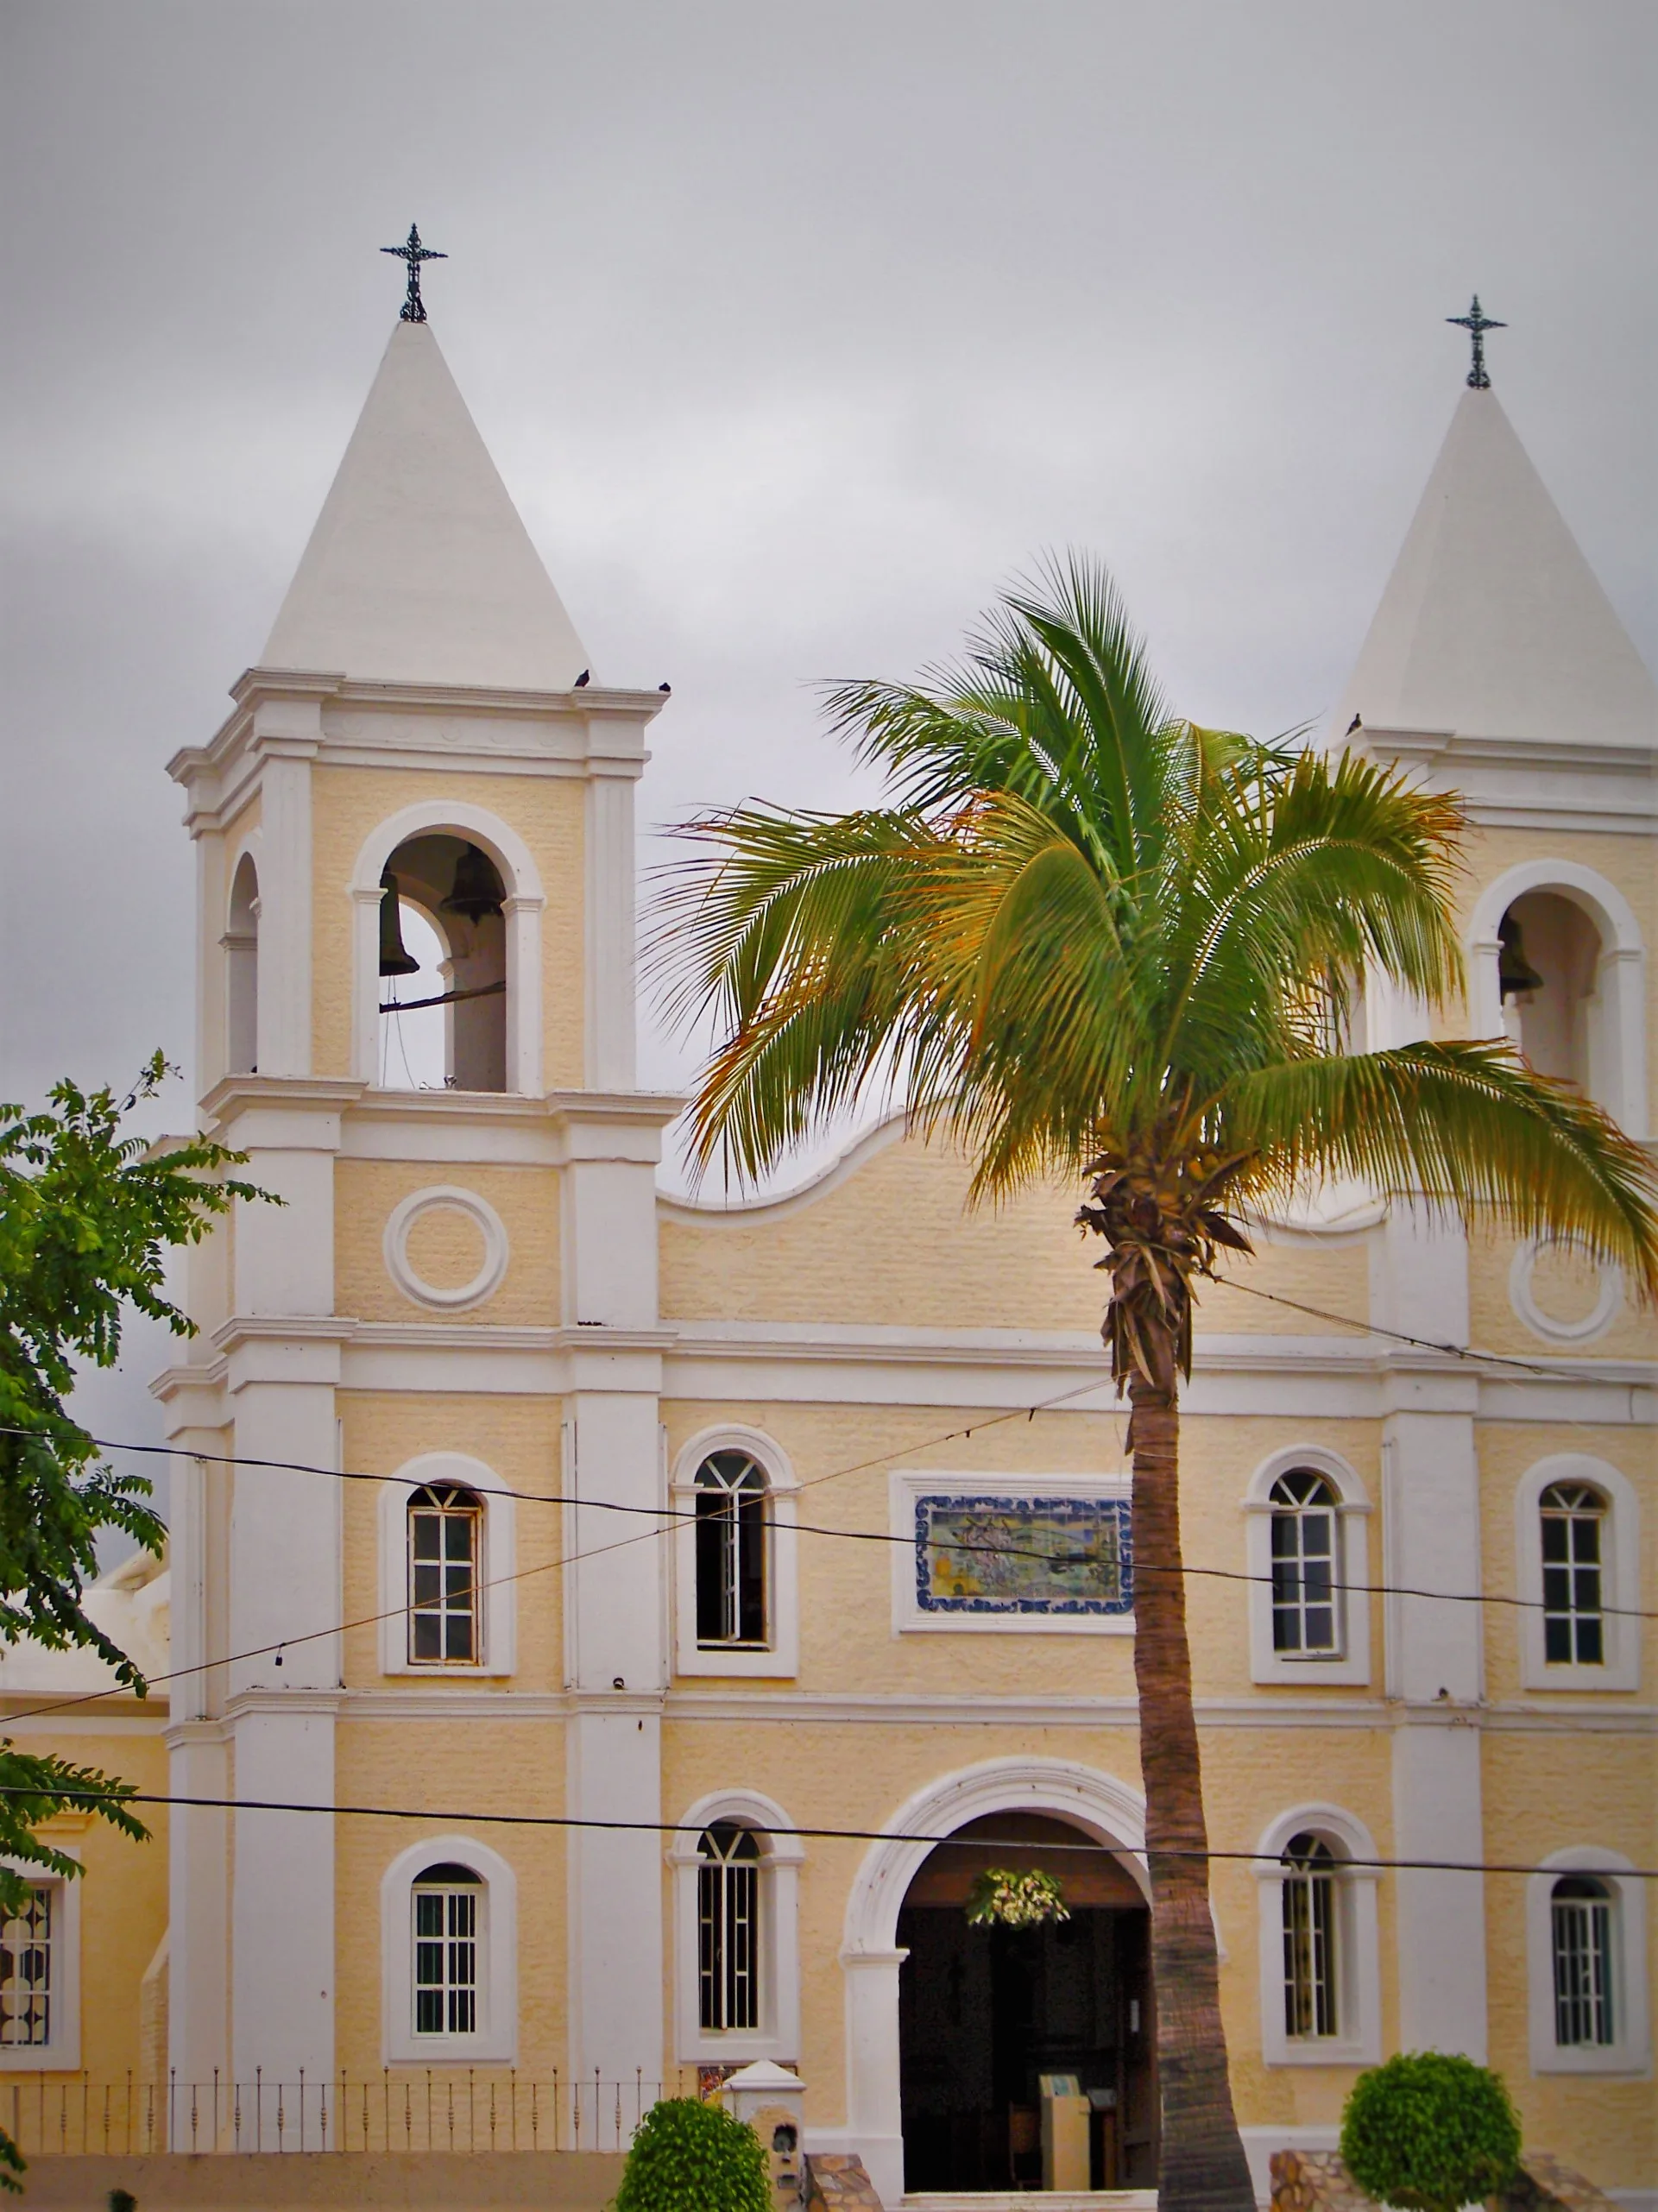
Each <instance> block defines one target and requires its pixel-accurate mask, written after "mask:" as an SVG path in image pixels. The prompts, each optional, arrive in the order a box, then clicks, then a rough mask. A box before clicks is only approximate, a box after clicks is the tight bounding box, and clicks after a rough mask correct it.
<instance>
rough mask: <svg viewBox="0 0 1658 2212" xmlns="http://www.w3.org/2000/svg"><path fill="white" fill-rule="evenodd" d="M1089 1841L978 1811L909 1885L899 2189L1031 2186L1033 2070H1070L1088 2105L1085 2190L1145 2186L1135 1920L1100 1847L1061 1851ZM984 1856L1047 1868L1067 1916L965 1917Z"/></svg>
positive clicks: (1152, 2138) (1144, 2026)
mask: <svg viewBox="0 0 1658 2212" xmlns="http://www.w3.org/2000/svg"><path fill="white" fill-rule="evenodd" d="M992 1839H993V1840H992ZM1090 1841H1091V1839H1090V1838H1088V1837H1085V1836H1083V1835H1082V1834H1081V1831H1079V1830H1077V1829H1075V1828H1072V1827H1069V1826H1068V1825H1067V1824H1065V1823H1063V1822H1061V1821H1057V1820H1051V1819H1048V1818H1043V1817H1039V1816H1036V1815H1031V1814H1028V1813H1025V1814H1012V1813H999V1814H993V1815H992V1816H990V1817H989V1818H986V1819H984V1820H980V1821H975V1822H974V1823H972V1824H971V1825H970V1826H968V1827H966V1828H963V1829H961V1830H960V1831H957V1833H956V1834H955V1836H953V1837H949V1839H948V1840H947V1841H946V1842H944V1843H941V1844H940V1845H939V1846H938V1848H937V1849H936V1850H935V1851H933V1852H932V1853H931V1855H930V1856H929V1858H928V1860H927V1862H926V1863H925V1864H924V1866H923V1868H922V1869H921V1871H920V1872H919V1874H917V1876H916V1879H915V1881H913V1882H912V1883H911V1886H910V1890H909V1894H908V1895H907V1896H906V1898H905V1903H904V1907H903V1910H902V1911H901V1912H900V1913H899V1915H898V1943H899V1944H900V1945H901V1946H902V1947H903V1948H904V1949H905V1950H907V1951H908V1953H909V1957H907V1958H906V1959H905V1962H904V1965H903V1968H902V1969H901V1972H900V1976H899V1984H898V1989H899V1995H898V2048H899V2064H900V2069H901V2095H902V2103H903V2127H904V2185H905V2190H1009V2189H1018V2188H1025V2189H1029V2188H1033V2187H1034V2188H1040V2187H1041V2184H1042V2100H1041V2081H1042V2077H1043V2075H1071V2076H1075V2078H1076V2081H1077V2084H1078V2087H1079V2089H1081V2092H1082V2093H1083V2094H1084V2095H1087V2097H1088V2099H1089V2102H1090V2107H1091V2110H1090V2114H1089V2165H1090V2177H1089V2186H1090V2187H1091V2188H1094V2189H1146V2188H1151V2187H1154V2186H1155V2185H1156V2182H1157V2076H1156V2057H1155V2053H1156V2036H1155V2032H1154V2025H1153V2021H1152V2018H1151V1972H1150V1932H1151V1931H1150V1916H1149V1914H1148V1913H1147V1911H1146V1908H1145V1905H1144V1900H1143V1899H1142V1897H1141V1894H1140V1891H1139V1889H1138V1886H1137V1885H1136V1883H1135V1882H1134V1881H1133V1879H1132V1876H1131V1875H1128V1874H1127V1873H1126V1872H1125V1869H1124V1868H1123V1867H1122V1866H1121V1864H1120V1863H1119V1861H1118V1859H1117V1858H1116V1857H1115V1856H1114V1855H1113V1853H1111V1852H1110V1851H1108V1850H1105V1849H1103V1848H1102V1847H1101V1848H1095V1849H1092V1850H1078V1849H1076V1848H1075V1847H1076V1846H1078V1845H1079V1844H1087V1843H1089V1842H1090ZM1044 1844H1046V1845H1047V1846H1048V1847H1049V1849H1048V1851H1047V1854H1046V1856H1044V1854H1043V1845H1044ZM1056 1844H1063V1845H1065V1846H1067V1847H1068V1848H1067V1849H1065V1850H1055V1849H1054V1848H1053V1846H1054V1845H1056ZM1012 1846H1017V1848H1012ZM991 1866H998V1867H1013V1868H1029V1867H1039V1868H1041V1869H1043V1871H1044V1872H1046V1873H1049V1874H1053V1875H1057V1876H1058V1878H1059V1880H1060V1882H1061V1884H1062V1887H1063V1890H1064V1894H1065V1900H1066V1903H1067V1906H1069V1911H1070V1915H1071V1917H1070V1919H1069V1920H1063V1921H1059V1922H1049V1923H1046V1924H1044V1925H1042V1926H1039V1927H1034V1928H1008V1927H1001V1926H995V1927H988V1928H983V1927H974V1926H972V1925H970V1924H969V1922H968V1917H967V1906H968V1892H969V1890H970V1888H971V1886H972V1881H973V1877H974V1875H975V1874H977V1873H978V1872H980V1870H981V1869H985V1868H988V1867H991Z"/></svg>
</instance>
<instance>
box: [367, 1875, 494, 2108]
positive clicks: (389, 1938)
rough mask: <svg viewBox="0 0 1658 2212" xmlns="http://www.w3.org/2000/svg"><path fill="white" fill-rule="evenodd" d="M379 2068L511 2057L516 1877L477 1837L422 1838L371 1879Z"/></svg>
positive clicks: (492, 2060)
mask: <svg viewBox="0 0 1658 2212" xmlns="http://www.w3.org/2000/svg"><path fill="white" fill-rule="evenodd" d="M380 1965H381V2058H382V2060H383V2062H384V2063H385V2064H387V2065H388V2066H395V2065H407V2064H410V2063H416V2064H427V2065H431V2064H437V2063H439V2062H441V2061H442V2060H444V2059H445V2058H457V2059H464V2060H466V2061H468V2062H469V2063H470V2062H471V2061H473V2060H489V2061H491V2062H494V2063H495V2064H501V2065H507V2066H510V2065H512V2064H515V2063H516V2060H517V2058H518V1884H517V1881H516V1879H515V1877H514V1873H513V1869H512V1868H511V1866H510V1865H509V1864H508V1863H507V1861H506V1860H505V1859H503V1858H502V1857H501V1855H500V1853H499V1852H497V1851H494V1850H491V1849H490V1848H489V1845H488V1844H487V1843H479V1842H477V1841H476V1839H475V1838H474V1837H470V1836H464V1835H452V1836H428V1837H426V1838H425V1840H424V1841H423V1842H420V1843H411V1844H409V1845H408V1846H407V1849H406V1850H401V1851H400V1852H399V1853H398V1854H397V1856H396V1857H395V1858H394V1859H393V1860H392V1861H391V1862H390V1864H389V1865H388V1867H387V1868H386V1869H385V1871H384V1873H383V1874H382V1875H381V1879H380Z"/></svg>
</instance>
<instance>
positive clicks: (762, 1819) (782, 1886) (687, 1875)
mask: <svg viewBox="0 0 1658 2212" xmlns="http://www.w3.org/2000/svg"><path fill="white" fill-rule="evenodd" d="M716 1820H734V1821H735V1822H736V1823H737V1824H738V1825H739V1826H741V1827H743V1828H748V1829H752V1830H753V1832H754V1833H755V1835H756V1836H757V1837H759V1838H760V2026H759V2027H758V2028H756V2029H753V2030H749V2029H731V2030H719V2029H713V2028H705V2027H704V2026H703V2024H702V2017H701V2012H702V2007H701V2002H700V1997H699V1990H698V1968H699V1940H698V1927H697V1918H698V1916H697V1869H698V1867H699V1866H700V1864H701V1863H702V1862H701V1860H700V1859H699V1857H698V1856H697V1839H698V1837H700V1836H701V1834H702V1832H703V1830H704V1829H706V1828H708V1827H709V1826H711V1825H712V1824H713V1823H714V1822H715V1821H716ZM805 1858H806V1853H805V1850H804V1846H803V1845H802V1843H801V1841H800V1838H799V1837H798V1836H797V1834H796V1833H794V1822H793V1821H792V1820H791V1818H790V1817H789V1815H788V1814H787V1813H786V1812H785V1811H784V1810H783V1807H782V1806H780V1805H779V1804H778V1802H777V1801H776V1799H774V1798H769V1797H766V1796H764V1795H762V1794H761V1793H760V1791H758V1790H749V1789H729V1790H716V1791H713V1792H712V1793H710V1794H709V1795H708V1796H706V1797H700V1798H698V1799H697V1802H696V1803H695V1804H694V1805H690V1806H686V1808H685V1810H684V1812H683V1813H681V1815H680V1816H679V1821H678V1828H677V1830H676V1832H675V1835H674V1837H673V1841H672V1843H671V1845H670V1847H669V1850H668V1853H667V1862H668V1864H669V1866H670V1868H671V1869H672V1876H671V1878H672V1882H673V1966H674V1976H673V1979H674V2003H673V2021H674V2056H675V2058H676V2059H678V2061H679V2062H680V2063H681V2064H691V2063H693V2062H700V2063H701V2064H704V2065H712V2064H721V2065H725V2064H731V2063H733V2062H736V2061H740V2062H741V2063H742V2064H747V2063H748V2062H749V2061H750V2060H752V2059H755V2058H772V2059H776V2060H779V2061H781V2060H784V2059H797V2058H799V2056H800V1930H799V1899H800V1869H801V1868H802V1866H803V1865H804V1863H805Z"/></svg>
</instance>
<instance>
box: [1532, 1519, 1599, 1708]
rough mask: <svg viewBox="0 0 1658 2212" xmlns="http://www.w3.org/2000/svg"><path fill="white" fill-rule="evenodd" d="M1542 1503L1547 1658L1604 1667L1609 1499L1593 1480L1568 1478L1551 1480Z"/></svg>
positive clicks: (1561, 1663) (1571, 1664)
mask: <svg viewBox="0 0 1658 2212" xmlns="http://www.w3.org/2000/svg"><path fill="white" fill-rule="evenodd" d="M1537 1505H1538V1512H1539V1515H1540V1516H1541V1530H1540V1535H1541V1544H1542V1560H1543V1657H1544V1661H1545V1662H1546V1664H1547V1665H1548V1666H1550V1667H1599V1666H1601V1665H1602V1664H1604V1660H1605V1656H1606V1640H1605V1613H1604V1596H1603V1592H1602V1575H1603V1569H1604V1566H1605V1559H1604V1529H1605V1522H1606V1501H1605V1499H1604V1497H1602V1496H1601V1494H1600V1492H1599V1491H1598V1490H1595V1489H1592V1487H1591V1485H1590V1484H1587V1483H1566V1482H1562V1483H1550V1484H1549V1485H1548V1489H1547V1490H1544V1492H1543V1494H1542V1496H1541V1497H1540V1498H1539V1500H1538V1501H1537Z"/></svg>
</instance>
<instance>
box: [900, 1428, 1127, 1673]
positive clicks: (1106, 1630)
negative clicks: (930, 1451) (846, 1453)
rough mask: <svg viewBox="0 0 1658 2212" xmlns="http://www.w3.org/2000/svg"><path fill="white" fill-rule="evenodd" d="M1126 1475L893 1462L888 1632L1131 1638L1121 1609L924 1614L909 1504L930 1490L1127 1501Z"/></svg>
mask: <svg viewBox="0 0 1658 2212" xmlns="http://www.w3.org/2000/svg"><path fill="white" fill-rule="evenodd" d="M933 1490H948V1491H949V1492H951V1493H953V1494H956V1495H960V1496H961V1497H1007V1496H1009V1495H1010V1494H1012V1495H1015V1496H1025V1497H1097V1498H1103V1499H1106V1500H1119V1501H1121V1502H1122V1503H1127V1502H1128V1499H1129V1497H1130V1495H1131V1492H1132V1477H1131V1476H1130V1475H1128V1474H1127V1473H1124V1474H1121V1475H1042V1474H1035V1475H1033V1474H1030V1473H1025V1472H1020V1473H1018V1474H1007V1475H987V1474H985V1473H983V1472H974V1473H972V1474H958V1473H956V1472H954V1471H953V1470H951V1469H949V1468H937V1469H935V1468H927V1469H925V1470H924V1471H917V1470H916V1469H914V1468H908V1467H895V1468H893V1469H892V1472H891V1473H890V1474H889V1475H888V1477H887V1484H886V1499H887V1527H888V1528H889V1530H890V1531H891V1533H892V1535H894V1536H895V1537H898V1538H899V1539H901V1540H902V1541H898V1542H897V1543H894V1544H892V1546H890V1547H889V1549H890V1551H891V1554H892V1560H891V1566H892V1634H893V1635H895V1636H896V1635H1072V1636H1079V1635H1081V1636H1088V1635H1094V1636H1099V1635H1106V1636H1132V1635H1133V1633H1134V1616H1133V1614H1132V1611H1131V1612H1127V1613H1058V1614H1049V1615H1043V1614H1031V1613H945V1614H933V1613H925V1612H924V1611H923V1610H922V1609H921V1607H920V1606H919V1605H918V1604H917V1603H916V1555H915V1543H914V1536H915V1501H916V1500H917V1497H922V1496H924V1495H925V1494H926V1493H928V1492H930V1491H933Z"/></svg>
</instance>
